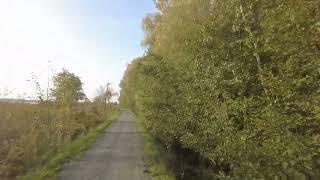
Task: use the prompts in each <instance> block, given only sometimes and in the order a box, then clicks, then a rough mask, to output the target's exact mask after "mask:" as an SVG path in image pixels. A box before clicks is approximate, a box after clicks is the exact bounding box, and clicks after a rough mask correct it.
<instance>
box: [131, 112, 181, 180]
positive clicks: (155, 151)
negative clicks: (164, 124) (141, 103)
mask: <svg viewBox="0 0 320 180" xmlns="http://www.w3.org/2000/svg"><path fill="white" fill-rule="evenodd" d="M136 122H137V124H138V129H139V132H145V133H142V134H141V136H142V140H143V152H144V161H145V165H146V172H147V173H148V174H149V175H150V176H151V178H152V180H174V179H175V177H174V174H173V173H172V172H171V171H170V169H169V167H168V164H169V159H171V158H172V157H171V156H172V154H170V153H169V152H167V151H166V149H165V148H164V147H163V146H162V145H161V144H159V143H157V142H156V140H155V139H154V138H153V136H152V135H151V134H150V133H148V131H147V130H146V128H145V127H144V125H143V120H142V118H141V117H137V116H136Z"/></svg>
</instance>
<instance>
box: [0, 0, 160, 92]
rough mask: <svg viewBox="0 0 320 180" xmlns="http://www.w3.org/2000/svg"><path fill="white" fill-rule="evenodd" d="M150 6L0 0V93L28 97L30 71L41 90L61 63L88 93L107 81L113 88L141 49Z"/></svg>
mask: <svg viewBox="0 0 320 180" xmlns="http://www.w3.org/2000/svg"><path fill="white" fill-rule="evenodd" d="M155 11H156V9H155V7H154V4H153V0H28V1H25V0H0V97H7V98H28V97H33V96H34V95H35V92H36V90H35V85H34V82H33V80H31V79H32V76H34V77H36V78H35V79H37V81H39V82H40V85H41V88H42V89H43V90H45V89H46V88H47V82H48V77H51V76H52V75H53V74H55V73H57V72H59V71H61V69H62V68H66V69H68V70H69V71H70V72H73V73H75V74H76V75H77V76H79V77H80V78H81V80H82V82H83V84H84V85H83V88H84V91H85V93H86V94H87V96H88V97H89V98H93V97H94V95H95V94H96V89H97V88H98V87H99V86H100V85H105V84H107V83H109V82H110V83H111V84H112V86H113V88H114V89H115V90H116V91H119V83H120V80H121V78H122V76H123V73H124V71H125V69H126V66H127V64H128V63H130V61H131V60H132V59H134V58H135V57H139V56H142V55H143V53H144V51H145V49H143V48H142V47H141V46H140V42H141V40H142V39H143V36H144V34H143V31H142V28H141V22H142V19H143V17H144V16H145V15H147V14H148V13H153V12H155ZM49 79H50V78H49ZM49 82H50V84H52V82H51V81H49ZM50 86H52V85H50Z"/></svg>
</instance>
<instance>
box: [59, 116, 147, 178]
mask: <svg viewBox="0 0 320 180" xmlns="http://www.w3.org/2000/svg"><path fill="white" fill-rule="evenodd" d="M143 165H144V164H143V158H142V147H141V140H140V136H139V132H138V130H137V127H136V124H135V122H134V120H133V114H132V113H131V112H130V111H125V112H123V113H122V115H121V116H120V117H119V119H118V120H117V121H115V122H113V123H112V124H111V125H110V126H109V127H108V128H107V129H106V130H105V132H104V134H103V135H102V136H101V137H100V138H99V139H98V140H97V141H96V142H95V143H94V144H93V145H92V146H91V148H90V149H89V150H87V151H86V152H85V154H84V157H83V158H82V159H81V160H78V161H73V162H70V163H68V164H66V165H65V166H64V167H63V170H62V172H61V173H60V176H59V179H61V180H149V179H150V178H148V177H147V175H145V174H144V173H143V171H144V166H143Z"/></svg>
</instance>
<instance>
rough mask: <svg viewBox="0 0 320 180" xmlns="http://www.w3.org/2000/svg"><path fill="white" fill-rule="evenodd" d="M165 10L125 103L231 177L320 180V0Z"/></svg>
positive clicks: (129, 77)
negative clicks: (310, 179) (317, 179)
mask: <svg viewBox="0 0 320 180" xmlns="http://www.w3.org/2000/svg"><path fill="white" fill-rule="evenodd" d="M156 3H157V5H158V7H159V9H160V13H158V14H156V15H150V16H148V17H146V19H145V20H144V22H145V25H144V29H145V30H146V31H147V32H146V40H145V41H144V45H146V46H147V47H148V52H147V53H146V55H145V56H144V57H141V58H138V59H136V60H134V61H133V62H132V64H130V65H129V66H128V69H127V72H126V74H125V76H124V78H123V81H122V83H121V87H122V91H121V97H120V102H121V104H122V105H124V106H130V107H132V108H133V109H134V110H135V111H137V112H139V113H141V114H143V115H144V116H145V118H146V122H145V123H146V125H147V127H148V128H149V129H150V131H151V132H152V133H153V134H154V135H155V136H157V137H158V138H159V139H161V141H162V142H164V143H165V144H166V145H167V146H168V147H176V146H182V147H184V148H187V149H191V150H193V151H194V152H197V153H200V154H201V155H202V156H203V157H204V158H206V159H209V160H210V161H211V163H212V164H213V166H214V167H216V168H218V167H221V169H219V171H220V175H221V176H222V177H228V176H229V177H238V178H240V177H242V178H243V177H248V178H264V179H274V178H276V177H280V178H281V177H282V178H283V177H287V178H293V177H306V176H307V177H314V178H315V177H318V176H320V108H319V105H320V104H319V103H320V88H319V86H320V22H319V19H320V1H318V0H299V1H298V0H292V1H287V0H273V1H264V0H249V1H244V0H215V1H212V0H189V1H182V0H172V1H166V0H161V1H157V2H156ZM222 167H223V168H222ZM226 167H227V168H226Z"/></svg>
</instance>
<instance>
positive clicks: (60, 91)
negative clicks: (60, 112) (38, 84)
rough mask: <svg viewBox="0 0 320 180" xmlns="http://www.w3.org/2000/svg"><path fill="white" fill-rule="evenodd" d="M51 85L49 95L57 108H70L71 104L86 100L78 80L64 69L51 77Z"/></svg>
mask: <svg viewBox="0 0 320 180" xmlns="http://www.w3.org/2000/svg"><path fill="white" fill-rule="evenodd" d="M53 85H54V87H53V89H52V93H51V94H52V96H53V98H54V100H55V102H56V103H57V105H58V106H61V107H67V108H71V106H72V104H73V103H75V102H78V101H80V100H84V99H85V98H86V95H85V94H84V92H83V89H82V82H81V80H80V78H79V77H78V76H76V75H75V74H73V73H70V72H69V71H68V70H66V69H63V70H62V72H60V73H58V74H57V75H55V76H54V77H53Z"/></svg>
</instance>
